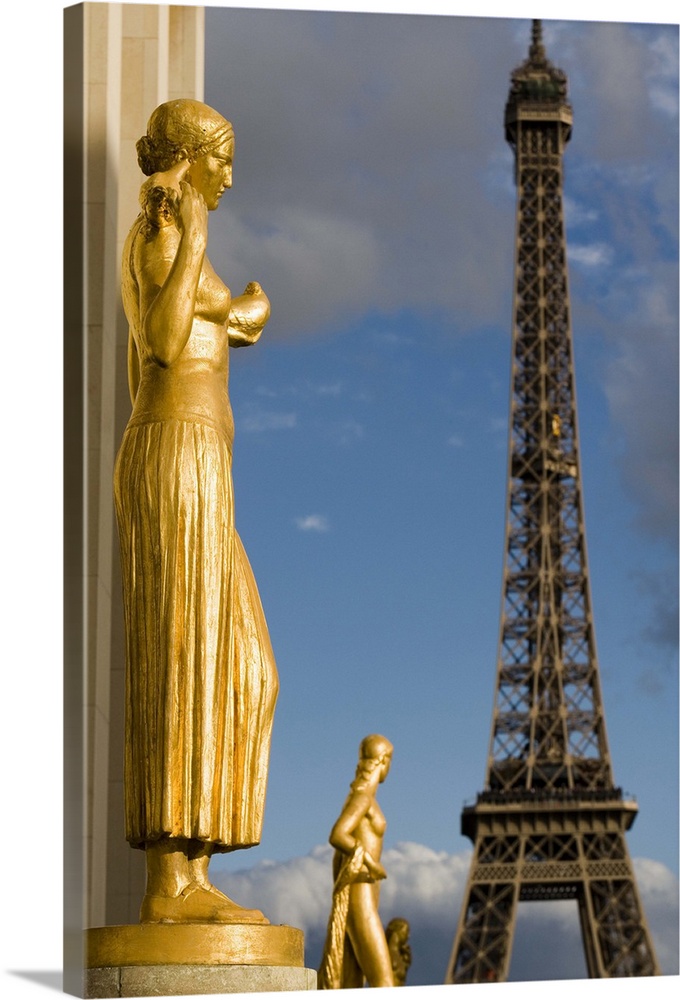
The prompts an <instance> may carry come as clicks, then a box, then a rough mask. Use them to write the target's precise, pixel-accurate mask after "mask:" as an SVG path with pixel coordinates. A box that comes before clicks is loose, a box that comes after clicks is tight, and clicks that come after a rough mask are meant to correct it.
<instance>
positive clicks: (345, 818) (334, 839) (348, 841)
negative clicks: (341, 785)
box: [328, 792, 371, 854]
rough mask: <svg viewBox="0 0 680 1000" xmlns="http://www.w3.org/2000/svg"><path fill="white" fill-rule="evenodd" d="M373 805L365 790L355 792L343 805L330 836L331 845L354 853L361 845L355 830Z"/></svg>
mask: <svg viewBox="0 0 680 1000" xmlns="http://www.w3.org/2000/svg"><path fill="white" fill-rule="evenodd" d="M370 807H371V797H370V795H367V794H366V793H365V792H353V793H352V794H351V795H350V796H349V798H348V799H347V801H346V802H345V805H344V807H343V810H342V812H341V813H340V815H339V817H338V819H337V820H336V822H335V825H334V827H333V829H332V830H331V833H330V836H329V838H328V840H329V842H330V844H331V847H334V848H335V849H336V851H341V852H342V853H343V854H352V853H353V852H354V850H355V848H356V847H357V846H358V845H359V840H358V838H357V837H356V836H355V831H356V829H357V827H358V826H359V823H360V822H361V820H362V819H363V818H364V816H365V815H366V813H367V812H368V810H369V809H370Z"/></svg>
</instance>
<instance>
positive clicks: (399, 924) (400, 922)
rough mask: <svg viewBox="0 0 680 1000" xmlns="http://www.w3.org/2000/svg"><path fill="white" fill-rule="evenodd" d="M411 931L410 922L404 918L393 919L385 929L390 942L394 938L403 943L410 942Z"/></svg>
mask: <svg viewBox="0 0 680 1000" xmlns="http://www.w3.org/2000/svg"><path fill="white" fill-rule="evenodd" d="M410 930H411V928H410V927H409V923H408V920H404V918H403V917H393V918H392V919H391V920H390V922H389V924H388V925H387V927H386V928H385V934H386V936H387V938H388V940H389V939H390V938H394V939H395V940H396V941H399V942H400V943H401V942H405V941H407V940H408V937H409V934H410Z"/></svg>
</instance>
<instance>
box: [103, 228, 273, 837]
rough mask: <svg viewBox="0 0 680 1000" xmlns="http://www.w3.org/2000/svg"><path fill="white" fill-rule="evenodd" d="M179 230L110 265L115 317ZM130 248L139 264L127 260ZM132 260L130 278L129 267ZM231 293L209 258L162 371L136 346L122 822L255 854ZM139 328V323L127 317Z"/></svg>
mask: <svg viewBox="0 0 680 1000" xmlns="http://www.w3.org/2000/svg"><path fill="white" fill-rule="evenodd" d="M178 241H179V233H178V232H177V230H176V228H175V227H174V226H168V227H166V228H164V229H160V230H159V229H154V228H153V227H151V226H150V225H149V223H148V222H147V221H146V220H145V218H144V216H143V215H142V216H140V218H139V219H138V220H137V222H136V223H135V225H134V226H133V228H132V230H131V232H130V235H129V237H128V240H127V243H126V248H125V251H124V259H123V295H124V301H125V303H126V312H127V314H128V318H130V316H131V314H132V315H133V316H134V315H135V301H134V300H135V296H137V300H136V301H137V305H136V311H137V314H138V310H139V306H138V302H139V294H138V286H137V276H136V275H135V268H136V267H137V268H139V267H140V266H143V260H144V254H143V251H144V248H145V244H148V243H150V242H153V252H155V253H161V254H164V255H165V256H166V257H167V259H168V261H170V260H172V259H174V255H175V253H176V249H177V244H178ZM140 251H141V252H140ZM140 261H141V262H142V264H141V265H140V263H139V262H140ZM230 301H231V297H230V293H229V290H228V289H227V288H226V287H225V286H224V285H223V284H222V282H221V281H220V280H219V278H218V277H217V276H216V275H215V273H214V271H213V270H212V268H211V267H210V264H209V263H208V261H207V259H206V260H205V262H204V265H203V271H202V274H201V279H200V284H199V289H198V297H197V303H196V309H195V316H194V322H193V325H192V329H191V334H190V337H189V340H188V342H187V344H186V346H185V347H184V350H183V351H182V353H181V354H180V356H179V357H178V358H177V360H176V361H174V362H173V363H171V364H170V365H169V366H167V367H161V366H160V365H159V364H157V363H156V362H155V361H154V360H153V358H152V357H151V356H150V354H149V352H148V351H145V349H144V346H143V342H142V341H141V340H140V339H139V338H136V343H137V351H138V355H139V370H140V381H139V389H138V392H137V396H136V399H135V402H134V407H133V412H132V415H131V417H130V420H129V423H128V425H127V428H126V430H125V434H124V437H123V440H122V443H121V447H120V450H119V453H118V457H117V460H116V469H115V480H114V482H115V503H116V515H117V520H118V531H119V538H120V550H121V569H122V579H123V600H124V614H125V626H126V724H125V733H126V747H125V815H126V829H127V838H128V840H129V841H130V843H131V844H133V845H134V846H138V847H143V846H144V842H145V841H152V840H155V839H157V838H159V837H162V836H164V835H169V836H171V837H186V838H196V839H197V840H200V841H204V842H210V843H211V844H212V845H213V848H214V850H215V851H227V850H232V849H235V848H238V847H247V846H250V845H252V844H256V843H259V840H260V834H261V827H262V817H263V812H264V797H265V790H266V780H267V768H268V761H269V747H270V739H271V728H272V721H273V713H274V704H275V701H276V695H277V691H278V679H277V673H276V666H275V662H274V656H273V653H272V649H271V644H270V640H269V634H268V630H267V625H266V622H265V618H264V613H263V610H262V605H261V603H260V598H259V595H258V592H257V587H256V584H255V579H254V577H253V573H252V570H251V568H250V564H249V562H248V559H247V557H246V554H245V551H244V549H243V545H242V544H241V540H240V538H239V537H238V535H237V533H236V531H235V528H234V497H233V489H232V477H231V460H232V444H233V436H234V429H233V420H232V415H231V407H230V404H229V398H228V392H227V379H228V364H229V344H228V334H227V328H228V320H229V307H230ZM137 318H138V315H137Z"/></svg>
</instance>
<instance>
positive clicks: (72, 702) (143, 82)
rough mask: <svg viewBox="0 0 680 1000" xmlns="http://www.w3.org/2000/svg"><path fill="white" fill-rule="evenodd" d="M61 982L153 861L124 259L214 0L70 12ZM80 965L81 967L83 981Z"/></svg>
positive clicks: (133, 914)
mask: <svg viewBox="0 0 680 1000" xmlns="http://www.w3.org/2000/svg"><path fill="white" fill-rule="evenodd" d="M64 42H65V59H64V73H65V80H64V95H65V123H64V124H65V180H64V187H65V192H64V198H65V250H64V257H65V261H64V263H65V268H64V270H65V302H64V313H65V324H64V325H65V357H64V362H65V375H64V390H65V391H64V396H65V413H64V420H65V505H64V506H65V605H66V607H65V792H66V808H65V880H64V881H65V979H64V987H65V989H66V990H67V991H68V988H69V987H70V986H72V985H73V986H75V988H74V992H76V993H78V992H79V986H78V977H80V987H82V969H83V965H84V954H83V950H82V949H83V944H82V930H83V928H84V927H89V926H94V925H103V924H117V923H128V922H130V921H135V920H137V919H138V907H139V903H140V900H141V898H142V895H143V891H144V863H143V862H144V859H143V855H142V852H141V851H133V850H131V849H130V848H129V846H128V844H127V842H126V841H125V837H124V828H123V790H122V777H123V776H122V762H123V752H122V742H123V672H124V644H123V615H122V607H121V597H120V578H119V566H118V539H117V536H116V528H115V520H114V512H113V493H112V479H113V463H114V458H115V454H116V449H117V447H118V444H119V442H120V439H121V436H122V433H123V429H124V427H125V424H126V422H127V419H128V416H129V413H130V399H129V395H128V389H127V360H126V358H127V338H128V330H127V324H126V322H125V317H124V315H123V311H122V304H121V298H120V257H121V251H122V246H123V242H124V240H125V236H126V235H127V232H128V229H129V228H130V225H131V223H132V222H133V220H134V218H135V216H136V214H137V211H138V205H137V197H138V192H139V185H140V182H141V180H142V174H141V172H140V170H139V168H138V167H137V158H136V153H135V142H136V140H137V139H138V138H139V136H141V135H143V134H144V132H145V130H146V123H147V120H148V118H149V115H150V113H151V112H152V111H153V109H154V108H155V107H156V106H157V105H158V104H160V103H162V102H163V101H167V100H170V99H171V98H173V97H193V98H196V99H198V100H202V99H203V78H204V9H203V7H187V6H178V7H175V6H168V5H163V6H154V5H151V4H129V3H126V4H120V3H111V4H108V3H83V4H79V5H77V6H74V7H69V8H67V9H66V10H65V11H64ZM73 977H75V978H73Z"/></svg>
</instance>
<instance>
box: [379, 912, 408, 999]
mask: <svg viewBox="0 0 680 1000" xmlns="http://www.w3.org/2000/svg"><path fill="white" fill-rule="evenodd" d="M410 930H411V928H410V927H409V923H408V920H404V918H403V917H393V918H392V920H390V922H389V924H388V925H387V927H386V928H385V937H386V938H387V947H388V949H389V952H390V959H391V960H392V974H393V975H394V985H395V986H406V975H407V973H408V970H409V968H410V965H411V945H410V944H409V942H408V937H409V933H410Z"/></svg>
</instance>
